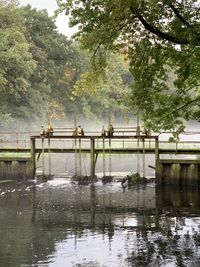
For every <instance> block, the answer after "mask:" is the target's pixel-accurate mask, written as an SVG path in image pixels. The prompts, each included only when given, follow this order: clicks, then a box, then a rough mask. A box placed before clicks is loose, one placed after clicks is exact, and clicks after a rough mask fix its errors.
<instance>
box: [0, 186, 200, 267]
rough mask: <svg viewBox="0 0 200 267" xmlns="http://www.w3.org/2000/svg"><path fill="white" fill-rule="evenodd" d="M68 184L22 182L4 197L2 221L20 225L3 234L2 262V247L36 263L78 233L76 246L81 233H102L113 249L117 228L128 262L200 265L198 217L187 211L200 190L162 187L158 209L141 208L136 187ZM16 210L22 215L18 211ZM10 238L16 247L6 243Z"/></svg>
mask: <svg viewBox="0 0 200 267" xmlns="http://www.w3.org/2000/svg"><path fill="white" fill-rule="evenodd" d="M20 188H21V187H20ZM15 189H16V188H15ZM68 189H69V188H64V189H62V190H63V191H62V190H60V189H59V190H57V189H51V188H47V187H44V189H38V188H37V187H36V188H34V187H31V188H30V190H28V191H26V190H24V189H23V188H22V190H21V191H20V193H19V192H13V193H12V194H8V195H7V196H6V197H5V198H3V200H4V201H2V199H1V203H0V207H1V210H0V211H1V212H0V215H1V217H0V222H1V224H2V225H8V227H13V225H15V228H14V231H10V232H9V231H8V233H7V234H4V233H2V235H1V241H0V263H1V265H2V266H6V265H5V264H4V263H5V262H4V263H3V260H1V258H4V259H5V257H1V256H2V255H1V254H2V253H3V254H4V255H5V254H6V253H7V254H8V255H9V253H10V255H11V256H10V257H13V258H16V259H17V260H16V262H17V263H18V265H20V264H21V262H22V261H23V259H18V254H19V255H20V253H22V251H23V255H25V257H26V262H25V263H26V264H36V263H37V262H38V261H45V260H47V259H48V256H49V255H52V254H53V252H55V251H56V243H58V242H59V243H60V242H62V241H66V240H68V239H72V238H73V239H74V249H76V243H77V242H78V240H79V239H82V238H84V239H86V238H88V237H91V236H92V235H96V234H98V235H102V238H103V239H105V237H107V240H108V241H107V242H109V249H110V250H112V245H113V243H114V242H116V241H115V236H117V235H116V233H117V234H119V232H120V231H122V232H123V233H124V235H123V236H124V240H125V241H124V243H122V244H118V246H119V247H120V246H124V247H123V249H124V250H125V251H126V253H127V254H126V255H123V259H125V258H126V264H127V265H128V266H162V264H170V262H171V263H176V265H177V266H195V264H196V266H199V264H198V261H199V260H200V252H199V251H198V250H199V249H200V234H199V233H198V228H197V229H196V228H194V229H193V227H194V225H195V223H193V221H192V219H190V220H191V221H188V219H187V217H186V214H189V218H190V217H191V216H190V210H192V211H196V212H197V208H198V201H197V194H196V193H194V199H193V198H192V194H190V193H189V192H185V197H184V198H183V194H181V193H178V195H176V196H173V194H172V193H171V192H170V194H167V192H164V193H163V191H162V194H160V193H159V192H158V194H157V196H156V197H157V208H156V209H152V208H151V209H150V208H145V207H143V208H139V209H138V208H137V203H133V201H132V200H133V199H134V200H136V199H137V198H134V197H133V198H132V194H134V190H133V191H130V190H129V191H128V192H126V191H125V192H123V191H120V192H119V191H118V192H117V193H116V194H115V192H109V191H108V189H107V188H106V187H105V188H103V189H102V188H101V191H100V192H99V191H98V188H97V187H96V186H95V185H94V184H92V185H91V186H86V187H81V186H80V187H73V188H70V191H67V190H68ZM10 190H11V189H10ZM71 191H72V192H71ZM71 193H73V194H71ZM129 193H131V194H130V197H129V198H127V195H128V194H129ZM54 194H55V195H54ZM138 194H139V193H138ZM146 195H147V194H146ZM65 196H67V197H66V201H65ZM116 196H117V197H116ZM141 196H142V194H141ZM143 196H144V194H143ZM186 196H187V197H186ZM59 199H60V201H58V200H59ZM175 199H176V201H174V200H175ZM181 199H182V200H181ZM183 199H184V201H183ZM127 200H128V201H129V203H128V204H127ZM165 200H166V202H165ZM186 200H188V201H189V203H187V201H186ZM56 201H57V202H56ZM117 201H118V202H117ZM165 203H167V205H166V204H165ZM134 205H135V206H136V207H135V206H134ZM183 211H184V213H183ZM16 212H20V213H21V215H20V216H19V215H17V216H16V214H15V213H16ZM199 213H200V212H199ZM199 213H198V214H199ZM5 214H7V215H6V216H4V215H5ZM10 217H11V218H12V221H9V220H10ZM13 219H14V222H13ZM131 220H132V221H131ZM12 242H13V243H12ZM4 243H5V244H9V245H10V248H8V247H4ZM35 255H37V257H35ZM23 263H24V261H23ZM156 264H157V265H156ZM7 266H9V265H7Z"/></svg>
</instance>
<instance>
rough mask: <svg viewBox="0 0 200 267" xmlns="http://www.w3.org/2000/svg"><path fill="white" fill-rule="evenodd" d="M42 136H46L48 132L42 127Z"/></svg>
mask: <svg viewBox="0 0 200 267" xmlns="http://www.w3.org/2000/svg"><path fill="white" fill-rule="evenodd" d="M40 135H41V136H46V131H45V129H44V126H41V130H40Z"/></svg>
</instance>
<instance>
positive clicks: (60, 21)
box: [19, 0, 75, 36]
mask: <svg viewBox="0 0 200 267" xmlns="http://www.w3.org/2000/svg"><path fill="white" fill-rule="evenodd" d="M19 3H20V5H28V4H29V5H31V6H32V7H33V8H37V9H46V10H47V11H48V13H49V15H50V16H52V15H53V13H54V11H55V10H56V9H57V7H58V6H57V3H56V0H19ZM56 25H57V27H58V31H59V32H60V33H63V34H65V35H67V36H71V35H72V34H73V33H74V32H75V30H74V29H71V28H69V26H68V19H67V17H66V16H65V15H64V13H63V14H60V15H59V16H58V18H57V20H56Z"/></svg>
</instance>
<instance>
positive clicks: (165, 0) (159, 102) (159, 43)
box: [57, 0, 200, 129]
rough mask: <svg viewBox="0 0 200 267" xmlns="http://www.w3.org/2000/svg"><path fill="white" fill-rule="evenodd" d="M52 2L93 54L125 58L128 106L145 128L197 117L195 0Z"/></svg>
mask: <svg viewBox="0 0 200 267" xmlns="http://www.w3.org/2000/svg"><path fill="white" fill-rule="evenodd" d="M57 2H58V5H59V7H60V9H61V10H65V11H66V14H69V15H70V17H71V20H70V24H71V26H75V25H78V27H79V31H78V33H77V34H76V37H77V38H79V39H80V40H81V42H82V44H83V45H84V46H85V47H86V48H89V49H90V50H92V51H93V52H94V55H95V56H97V55H98V51H99V50H101V49H110V50H118V51H120V52H123V53H125V54H126V56H127V57H128V58H129V61H130V71H131V73H132V75H133V77H134V84H133V90H132V96H131V99H130V101H129V103H130V106H131V107H132V108H133V110H135V112H136V111H137V110H139V111H140V114H141V116H142V119H143V120H144V122H145V124H146V126H148V127H151V128H154V129H159V128H164V129H172V128H174V127H175V126H176V125H181V124H182V121H183V119H186V120H188V119H190V118H195V119H199V118H200V112H199V109H198V105H199V100H200V95H199V88H200V81H199V79H200V3H199V1H198V0H185V1H179V0H159V1H157V0H135V1H133V0H115V1H110V0H70V1H66V0H57ZM99 64H101V62H99Z"/></svg>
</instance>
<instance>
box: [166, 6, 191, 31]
mask: <svg viewBox="0 0 200 267" xmlns="http://www.w3.org/2000/svg"><path fill="white" fill-rule="evenodd" d="M169 7H170V8H171V9H172V10H173V12H174V14H175V15H176V16H177V18H178V19H179V20H180V21H181V22H182V23H183V24H184V25H186V26H187V27H189V28H192V25H191V24H190V23H189V22H188V21H187V20H186V19H184V17H183V16H182V15H181V14H180V13H179V11H178V9H177V8H176V7H175V6H174V5H173V4H172V3H170V4H169Z"/></svg>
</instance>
